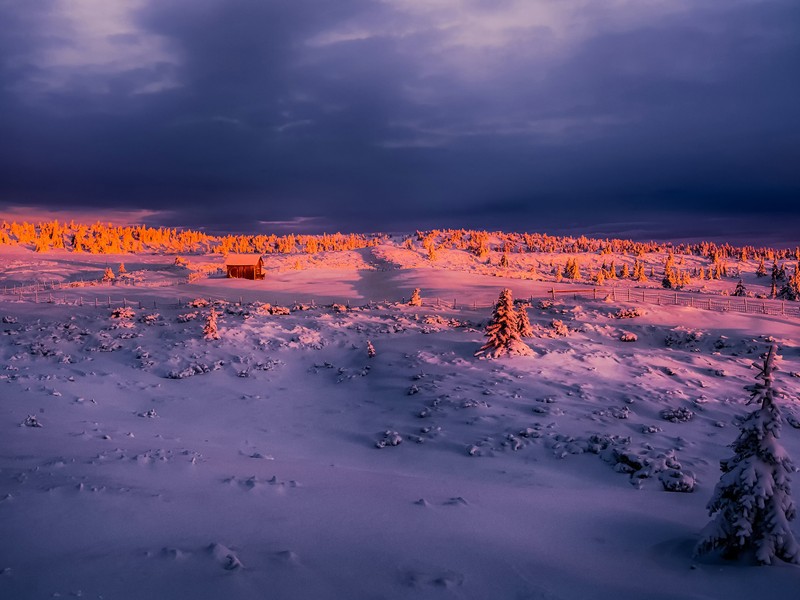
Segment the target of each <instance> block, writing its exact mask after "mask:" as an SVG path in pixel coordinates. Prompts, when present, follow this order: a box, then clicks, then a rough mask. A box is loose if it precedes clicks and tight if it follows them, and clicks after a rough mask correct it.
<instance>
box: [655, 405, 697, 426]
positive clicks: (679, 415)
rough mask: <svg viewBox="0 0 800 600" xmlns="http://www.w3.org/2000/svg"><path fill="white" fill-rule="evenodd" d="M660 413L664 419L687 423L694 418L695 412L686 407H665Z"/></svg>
mask: <svg viewBox="0 0 800 600" xmlns="http://www.w3.org/2000/svg"><path fill="white" fill-rule="evenodd" d="M659 414H660V415H661V418H662V419H664V420H665V421H669V422H671V423H687V422H688V421H691V420H692V419H693V418H694V413H693V412H692V411H691V410H689V409H688V408H685V407H679V408H665V409H664V410H662V411H661V412H660V413H659Z"/></svg>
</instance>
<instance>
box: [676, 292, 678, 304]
mask: <svg viewBox="0 0 800 600" xmlns="http://www.w3.org/2000/svg"><path fill="white" fill-rule="evenodd" d="M675 306H678V292H675Z"/></svg>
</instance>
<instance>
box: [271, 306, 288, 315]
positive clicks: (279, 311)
mask: <svg viewBox="0 0 800 600" xmlns="http://www.w3.org/2000/svg"><path fill="white" fill-rule="evenodd" d="M290 313H291V311H290V310H289V307H288V306H272V307H270V309H269V314H271V315H288V314H290Z"/></svg>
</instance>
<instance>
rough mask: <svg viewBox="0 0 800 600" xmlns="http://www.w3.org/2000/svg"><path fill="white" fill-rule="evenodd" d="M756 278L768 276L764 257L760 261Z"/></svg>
mask: <svg viewBox="0 0 800 600" xmlns="http://www.w3.org/2000/svg"><path fill="white" fill-rule="evenodd" d="M756 276H758V277H766V276H767V266H766V265H765V264H764V257H763V256H762V257H761V259H760V260H759V261H758V268H757V269H756Z"/></svg>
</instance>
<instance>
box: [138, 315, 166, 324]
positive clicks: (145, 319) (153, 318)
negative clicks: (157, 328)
mask: <svg viewBox="0 0 800 600" xmlns="http://www.w3.org/2000/svg"><path fill="white" fill-rule="evenodd" d="M160 320H161V315H160V314H158V313H152V314H149V315H142V317H141V318H140V319H139V321H141V322H142V323H144V324H145V325H155V324H156V323H158V322H159V321H160Z"/></svg>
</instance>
